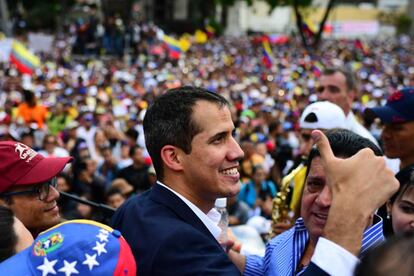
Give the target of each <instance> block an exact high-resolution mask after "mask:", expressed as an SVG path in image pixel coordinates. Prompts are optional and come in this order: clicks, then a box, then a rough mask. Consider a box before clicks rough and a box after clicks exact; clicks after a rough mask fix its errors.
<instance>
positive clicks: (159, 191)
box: [150, 184, 218, 244]
mask: <svg viewBox="0 0 414 276" xmlns="http://www.w3.org/2000/svg"><path fill="white" fill-rule="evenodd" d="M150 198H151V199H152V200H153V201H155V202H158V203H160V204H163V205H165V206H167V207H168V208H170V209H171V210H172V211H173V212H174V213H175V214H176V215H177V216H178V217H180V218H181V219H182V220H184V221H185V222H187V223H188V224H190V225H192V226H193V227H194V228H196V229H198V230H199V231H201V232H203V233H204V234H206V235H208V236H209V237H210V238H212V239H213V240H215V241H216V242H217V240H216V239H215V238H214V236H213V235H212V234H211V232H210V231H209V230H208V228H207V227H206V226H205V225H204V223H203V222H202V221H201V220H200V219H199V218H198V216H197V215H196V214H195V213H194V212H193V210H191V208H190V207H188V205H187V204H185V202H184V201H182V200H181V198H179V197H178V196H176V195H175V194H174V193H173V192H171V191H169V190H168V189H166V188H164V187H162V186H161V185H158V184H156V185H154V187H153V188H152V190H151V195H150ZM217 244H218V242H217Z"/></svg>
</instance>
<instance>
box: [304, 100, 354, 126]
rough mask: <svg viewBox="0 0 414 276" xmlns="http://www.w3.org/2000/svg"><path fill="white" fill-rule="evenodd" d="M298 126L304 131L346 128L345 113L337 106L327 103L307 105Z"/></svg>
mask: <svg viewBox="0 0 414 276" xmlns="http://www.w3.org/2000/svg"><path fill="white" fill-rule="evenodd" d="M312 114H313V115H312ZM299 126H300V128H306V129H332V128H347V127H346V117H345V113H344V112H343V111H342V109H341V108H340V107H339V106H337V105H336V104H333V103H331V102H327V101H323V102H315V103H313V104H310V105H308V106H307V107H306V108H305V110H303V112H302V115H301V116H300V125H299Z"/></svg>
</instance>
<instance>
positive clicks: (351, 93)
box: [347, 89, 357, 103]
mask: <svg viewBox="0 0 414 276" xmlns="http://www.w3.org/2000/svg"><path fill="white" fill-rule="evenodd" d="M347 93H348V98H349V100H350V102H351V103H352V102H354V100H355V98H356V96H357V92H356V90H355V89H352V90H349V91H348V92H347Z"/></svg>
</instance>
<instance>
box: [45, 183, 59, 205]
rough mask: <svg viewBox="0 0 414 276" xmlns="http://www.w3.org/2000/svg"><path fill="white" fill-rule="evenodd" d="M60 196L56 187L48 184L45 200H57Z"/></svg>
mask: <svg viewBox="0 0 414 276" xmlns="http://www.w3.org/2000/svg"><path fill="white" fill-rule="evenodd" d="M59 197H60V193H59V191H58V190H57V188H55V187H53V186H50V187H49V194H48V195H47V198H46V201H47V202H51V201H54V200H57V199H58V198H59Z"/></svg>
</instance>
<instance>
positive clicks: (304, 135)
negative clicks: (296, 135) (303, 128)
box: [300, 133, 312, 142]
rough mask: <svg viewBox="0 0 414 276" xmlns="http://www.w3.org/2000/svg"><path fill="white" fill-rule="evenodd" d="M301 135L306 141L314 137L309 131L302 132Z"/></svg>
mask: <svg viewBox="0 0 414 276" xmlns="http://www.w3.org/2000/svg"><path fill="white" fill-rule="evenodd" d="M300 137H302V139H303V141H306V142H308V141H309V140H310V139H311V138H312V136H311V135H310V134H308V133H301V134H300Z"/></svg>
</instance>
